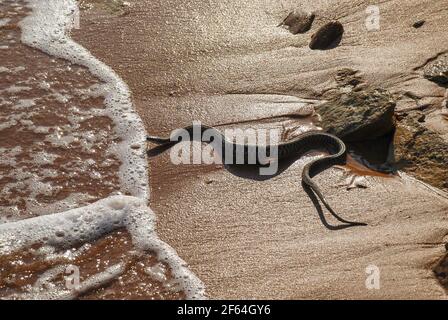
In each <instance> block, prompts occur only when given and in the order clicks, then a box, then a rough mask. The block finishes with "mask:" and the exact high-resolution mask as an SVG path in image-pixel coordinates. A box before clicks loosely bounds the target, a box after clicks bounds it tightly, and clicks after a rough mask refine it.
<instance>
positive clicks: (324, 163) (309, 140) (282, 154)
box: [147, 125, 366, 226]
mask: <svg viewBox="0 0 448 320" xmlns="http://www.w3.org/2000/svg"><path fill="white" fill-rule="evenodd" d="M194 132H197V133H200V135H198V136H197V137H195V135H194ZM185 133H187V134H188V138H189V139H193V140H195V139H197V140H199V141H202V142H207V143H210V144H212V145H213V147H214V148H215V150H219V151H220V153H221V154H220V156H221V157H222V160H223V162H224V163H229V162H227V161H226V159H227V158H229V154H228V152H229V151H230V152H231V157H230V158H231V159H230V160H231V161H233V160H234V159H240V162H237V164H253V162H249V159H251V160H255V162H256V164H261V165H263V164H266V162H267V161H266V157H264V156H263V158H261V157H260V155H267V159H268V160H273V158H274V159H275V160H283V159H287V158H291V157H293V156H294V155H297V154H305V153H306V152H309V151H311V150H316V149H325V150H326V151H327V152H328V155H326V156H324V157H320V158H317V159H314V160H312V161H310V162H309V163H307V164H306V165H305V167H304V168H303V171H302V182H303V183H304V184H305V185H306V186H308V187H309V188H310V189H311V190H312V191H313V192H314V193H315V194H316V195H317V196H318V197H319V199H320V200H321V201H322V203H323V204H324V206H325V207H326V208H327V209H328V211H329V212H330V213H331V214H332V215H333V216H334V217H335V218H336V219H338V220H339V221H341V222H343V223H347V224H350V225H353V226H365V225H366V224H365V223H362V222H352V221H348V220H345V219H342V218H341V217H339V216H338V215H337V214H336V212H335V211H334V210H333V209H332V208H331V206H330V205H329V204H328V202H327V200H326V199H325V197H324V196H323V194H322V192H321V191H320V188H319V186H318V185H317V184H316V183H315V182H314V181H313V180H312V178H313V177H314V176H316V175H317V174H319V173H320V172H322V171H324V170H326V169H328V168H330V167H332V166H334V165H344V164H346V162H347V149H346V146H345V144H344V142H343V141H342V140H341V139H339V138H338V137H336V136H334V135H332V134H329V133H325V132H321V131H308V132H305V133H302V134H300V135H299V136H297V137H295V138H293V139H291V140H289V141H286V142H281V143H279V144H276V145H269V144H268V145H263V146H259V145H251V144H246V143H244V144H237V143H234V142H232V141H229V140H228V139H226V137H225V136H224V134H223V133H221V131H219V130H217V129H215V128H213V127H209V126H205V125H193V126H188V127H185V128H182V129H178V131H175V132H173V134H172V135H171V138H169V137H166V138H164V137H158V136H148V137H147V141H150V142H153V143H156V144H159V145H162V146H167V147H170V146H173V145H175V144H177V143H178V142H180V141H182V140H181V139H180V137H181V136H182V137H183V135H184V134H185ZM204 133H206V134H205V135H204ZM220 145H221V146H220ZM261 148H262V149H263V150H260V149H261ZM273 148H274V149H275V148H276V150H277V154H276V155H273V154H270V152H271V150H274V149H273ZM241 151H242V152H241ZM226 154H227V156H226ZM238 154H240V156H241V155H243V156H244V159H241V158H238ZM241 160H242V161H241ZM232 163H234V162H232Z"/></svg>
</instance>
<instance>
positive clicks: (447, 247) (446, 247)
mask: <svg viewBox="0 0 448 320" xmlns="http://www.w3.org/2000/svg"><path fill="white" fill-rule="evenodd" d="M445 250H446V251H448V242H447V243H445Z"/></svg>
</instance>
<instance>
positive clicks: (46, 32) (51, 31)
mask: <svg viewBox="0 0 448 320" xmlns="http://www.w3.org/2000/svg"><path fill="white" fill-rule="evenodd" d="M29 3H30V5H31V7H32V9H33V11H32V14H31V15H30V16H28V17H26V18H25V19H24V20H23V21H22V22H21V23H20V26H21V28H22V41H23V42H24V43H25V44H27V45H29V46H32V47H35V48H38V49H40V50H42V51H44V52H46V53H48V54H50V55H52V56H56V57H59V58H64V59H67V60H69V61H71V62H72V63H74V64H79V65H82V66H85V67H87V68H88V69H89V70H90V72H92V74H94V75H95V76H97V77H98V78H99V79H100V80H102V81H103V82H105V85H101V86H98V87H99V88H101V89H100V90H101V94H105V98H106V99H105V103H106V111H107V114H108V115H109V116H110V117H111V118H112V120H113V121H114V124H115V130H116V131H117V133H118V135H119V136H120V137H122V138H123V141H121V142H120V143H118V144H117V145H115V146H114V149H113V150H111V152H112V153H114V154H117V155H118V156H119V159H120V160H121V162H122V166H121V168H120V172H119V177H120V182H121V185H122V190H123V192H125V193H129V194H131V195H133V196H136V197H139V198H142V199H146V200H149V187H148V184H147V181H148V173H147V172H148V170H147V162H146V155H145V152H146V148H145V143H146V132H145V128H144V126H143V123H142V120H141V119H140V117H139V116H138V115H137V114H136V112H135V111H134V110H133V107H132V103H131V98H130V92H129V89H128V87H127V85H126V84H125V83H124V82H123V81H122V80H121V79H120V77H119V76H118V75H116V74H115V72H114V71H113V70H112V69H111V68H110V67H108V66H107V65H105V64H104V63H102V62H101V61H99V60H98V59H96V58H95V57H93V56H92V55H91V54H90V52H89V51H88V50H86V49H85V48H84V47H82V46H80V45H79V44H77V43H76V42H74V41H72V40H71V39H70V37H69V36H68V35H67V34H69V32H70V30H71V28H72V27H73V25H74V21H75V16H74V15H75V14H76V13H77V12H79V9H78V7H77V3H76V1H74V0H58V1H50V0H31V1H29ZM131 145H138V146H140V148H131V147H130V146H131Z"/></svg>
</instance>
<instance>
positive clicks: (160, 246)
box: [0, 196, 205, 299]
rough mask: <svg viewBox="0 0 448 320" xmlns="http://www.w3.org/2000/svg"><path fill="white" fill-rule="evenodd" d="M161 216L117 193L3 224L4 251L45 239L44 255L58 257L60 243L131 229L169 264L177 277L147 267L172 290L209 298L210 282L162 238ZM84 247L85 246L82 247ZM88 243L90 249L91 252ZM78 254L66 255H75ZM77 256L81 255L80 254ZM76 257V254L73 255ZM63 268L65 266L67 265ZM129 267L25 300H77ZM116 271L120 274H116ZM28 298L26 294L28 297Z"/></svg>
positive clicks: (138, 244) (140, 246) (0, 247)
mask: <svg viewBox="0 0 448 320" xmlns="http://www.w3.org/2000/svg"><path fill="white" fill-rule="evenodd" d="M155 221H156V218H155V215H154V213H153V212H152V210H151V209H149V208H148V207H147V206H146V202H145V201H144V200H142V199H139V198H136V197H130V196H112V197H109V198H106V199H103V200H100V201H98V202H96V203H94V204H91V205H89V206H86V207H82V208H77V209H73V210H70V211H66V212H63V213H58V214H51V215H44V216H40V217H36V218H30V219H26V220H21V221H17V222H10V223H7V224H2V225H0V254H2V255H4V254H8V253H11V252H14V251H17V250H20V249H23V248H26V247H30V246H32V245H33V244H36V243H42V244H43V245H44V246H43V247H42V248H40V249H39V250H40V254H43V255H46V256H47V259H57V255H55V254H54V253H53V249H52V248H54V247H62V248H68V247H71V246H73V245H76V244H78V243H82V242H84V241H90V240H91V241H93V240H95V239H98V238H100V237H101V236H102V235H105V234H107V233H110V232H112V231H113V230H116V229H118V228H123V227H124V228H126V229H127V230H128V231H129V233H130V234H131V237H132V242H133V244H134V247H135V248H136V249H137V250H140V251H151V252H155V253H156V255H157V258H158V260H159V261H161V262H164V263H166V264H167V265H168V266H169V267H170V269H171V273H172V275H173V279H171V280H169V281H166V270H165V268H164V267H163V265H162V264H161V263H158V264H156V265H155V266H153V267H150V268H147V269H146V271H147V273H148V274H150V275H151V276H152V277H153V278H154V279H155V280H157V281H161V282H162V283H164V284H165V286H166V287H167V288H170V289H172V290H176V291H182V292H184V293H185V294H186V296H187V298H188V299H204V298H205V292H204V284H203V283H202V282H201V281H200V280H199V279H198V278H197V277H196V276H195V275H194V274H193V273H192V272H191V271H189V270H188V269H187V267H186V263H185V261H183V260H182V259H181V258H179V256H178V255H177V253H176V251H175V250H174V249H173V248H171V247H170V246H169V245H168V244H166V243H164V242H163V241H161V240H160V239H159V238H158V236H157V234H156V232H155ZM81 248H82V247H81ZM86 249H87V247H84V250H86ZM72 254H74V253H72V252H70V251H65V252H64V253H63V255H65V256H66V257H67V256H68V257H70V256H71V255H72ZM77 254H80V252H78V253H77ZM73 258H74V257H73ZM61 267H63V268H62V269H61ZM122 268H123V265H121V264H118V265H115V266H113V267H112V269H110V270H109V269H108V270H106V271H105V272H102V273H100V274H97V275H95V276H93V277H91V278H89V279H88V280H87V281H85V282H84V281H83V284H82V285H83V286H84V287H83V288H84V289H85V290H84V289H83V290H75V291H69V290H68V289H64V288H61V289H59V290H55V288H51V289H52V290H50V289H47V290H30V291H29V292H28V294H26V295H25V296H23V297H25V298H33V299H42V298H43V299H47V298H62V297H64V298H75V297H76V296H78V295H79V294H80V293H81V292H83V291H87V289H88V288H91V286H93V285H95V286H99V285H101V284H104V283H106V282H108V281H110V279H114V278H117V277H118V276H119V275H120V274H122V273H123V269H122ZM63 270H65V266H58V267H57V268H56V269H51V270H49V271H48V272H46V273H44V275H42V276H40V277H39V280H38V281H37V282H36V284H35V285H34V287H39V288H42V283H43V282H48V279H52V278H54V277H55V276H57V275H58V274H60V273H63ZM111 270H114V272H110V271H111ZM23 297H22V298H23Z"/></svg>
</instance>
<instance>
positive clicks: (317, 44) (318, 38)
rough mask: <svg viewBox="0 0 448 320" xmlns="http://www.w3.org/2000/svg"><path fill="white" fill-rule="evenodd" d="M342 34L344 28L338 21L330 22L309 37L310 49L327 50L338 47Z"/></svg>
mask: <svg viewBox="0 0 448 320" xmlns="http://www.w3.org/2000/svg"><path fill="white" fill-rule="evenodd" d="M343 34H344V27H343V26H342V24H341V23H340V22H339V21H331V22H329V23H327V24H326V25H324V26H322V27H321V28H320V29H319V30H317V32H316V33H315V34H313V36H312V37H311V42H310V49H312V50H327V49H332V48H335V47H337V46H338V44H339V42H341V39H342V35H343Z"/></svg>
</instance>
